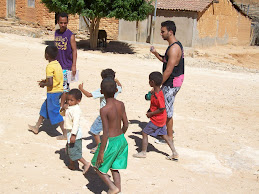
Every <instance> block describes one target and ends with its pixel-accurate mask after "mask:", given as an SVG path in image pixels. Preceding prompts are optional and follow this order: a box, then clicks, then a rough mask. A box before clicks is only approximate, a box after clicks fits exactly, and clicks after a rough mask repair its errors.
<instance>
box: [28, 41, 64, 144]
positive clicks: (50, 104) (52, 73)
mask: <svg viewBox="0 0 259 194" xmlns="http://www.w3.org/2000/svg"><path fill="white" fill-rule="evenodd" d="M57 54H58V49H57V47H55V46H47V47H46V49H45V59H46V60H48V61H49V64H48V65H47V67H46V79H44V80H41V81H39V86H40V87H41V88H44V87H45V86H46V87H47V99H46V100H45V101H44V103H43V104H42V106H41V110H40V116H39V119H38V122H37V123H36V125H35V126H32V125H29V129H30V131H32V132H33V133H35V134H38V133H39V127H40V125H41V123H42V122H43V120H44V119H49V120H50V123H51V124H52V125H55V124H58V123H59V126H60V128H61V130H62V132H63V135H60V136H58V137H57V139H58V140H66V139H67V134H66V130H65V129H64V120H63V117H62V116H61V115H60V113H59V110H60V104H59V98H60V96H61V95H62V93H63V72H62V68H61V66H60V64H59V62H58V61H57V60H55V58H56V56H57Z"/></svg>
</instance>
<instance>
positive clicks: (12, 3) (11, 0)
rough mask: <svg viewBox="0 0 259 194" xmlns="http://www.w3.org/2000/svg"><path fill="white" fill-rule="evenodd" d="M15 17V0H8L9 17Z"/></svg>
mask: <svg viewBox="0 0 259 194" xmlns="http://www.w3.org/2000/svg"><path fill="white" fill-rule="evenodd" d="M14 17H15V0H7V18H14Z"/></svg>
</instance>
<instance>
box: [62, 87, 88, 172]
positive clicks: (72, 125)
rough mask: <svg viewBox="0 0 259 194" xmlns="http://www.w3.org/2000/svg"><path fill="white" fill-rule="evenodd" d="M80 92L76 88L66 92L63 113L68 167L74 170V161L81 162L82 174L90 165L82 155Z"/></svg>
mask: <svg viewBox="0 0 259 194" xmlns="http://www.w3.org/2000/svg"><path fill="white" fill-rule="evenodd" d="M81 99H82V93H81V91H80V90H78V89H72V90H70V91H69V92H68V93H67V103H68V108H67V109H66V114H65V129H66V131H67V146H66V150H67V154H68V156H69V159H70V164H69V169H71V170H75V161H77V160H78V161H80V162H81V163H83V165H84V166H83V169H84V170H83V174H85V173H86V172H87V170H88V169H89V167H90V162H86V160H85V159H84V158H83V157H82V131H81V128H80V115H81V110H80V107H79V103H80V102H81Z"/></svg>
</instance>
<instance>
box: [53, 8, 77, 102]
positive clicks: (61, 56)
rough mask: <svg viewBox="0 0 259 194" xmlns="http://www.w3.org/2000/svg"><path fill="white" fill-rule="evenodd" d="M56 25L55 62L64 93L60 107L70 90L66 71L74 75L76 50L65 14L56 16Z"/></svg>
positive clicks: (73, 37)
mask: <svg viewBox="0 0 259 194" xmlns="http://www.w3.org/2000/svg"><path fill="white" fill-rule="evenodd" d="M57 23H58V25H59V28H60V29H58V30H56V32H55V45H56V47H57V48H58V56H57V58H56V59H57V60H58V62H59V63H60V65H61V67H62V70H63V76H64V79H63V80H64V82H63V87H64V93H63V94H62V97H61V107H63V105H64V103H65V100H66V93H67V92H68V91H69V90H70V88H69V83H68V80H67V73H68V71H72V75H73V76H74V75H75V74H76V59H77V49H76V40H75V35H74V34H73V33H72V32H71V31H70V30H69V29H68V28H67V24H68V15H67V14H66V13H60V14H58V18H57Z"/></svg>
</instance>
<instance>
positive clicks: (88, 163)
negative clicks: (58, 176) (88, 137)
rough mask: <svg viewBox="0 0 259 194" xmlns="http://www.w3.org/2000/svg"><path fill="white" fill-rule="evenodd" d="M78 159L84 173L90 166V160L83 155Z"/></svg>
mask: <svg viewBox="0 0 259 194" xmlns="http://www.w3.org/2000/svg"><path fill="white" fill-rule="evenodd" d="M79 161H80V162H81V163H83V165H84V166H83V169H84V170H83V174H85V173H86V172H87V171H88V169H89V167H90V162H87V161H86V160H85V159H84V158H83V157H82V158H80V159H79Z"/></svg>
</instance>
